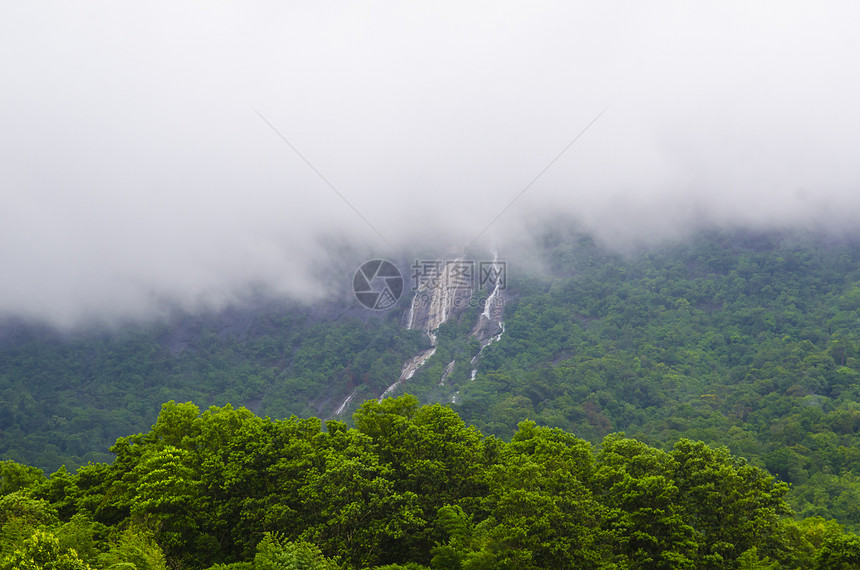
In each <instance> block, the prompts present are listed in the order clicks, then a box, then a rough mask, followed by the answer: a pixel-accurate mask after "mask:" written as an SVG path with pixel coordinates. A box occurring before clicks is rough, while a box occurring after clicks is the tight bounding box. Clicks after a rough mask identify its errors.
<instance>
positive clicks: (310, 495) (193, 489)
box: [0, 395, 860, 570]
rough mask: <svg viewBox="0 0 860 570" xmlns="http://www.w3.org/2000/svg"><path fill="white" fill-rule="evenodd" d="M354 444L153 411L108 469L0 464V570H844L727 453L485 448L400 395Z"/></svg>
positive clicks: (755, 475) (615, 439)
mask: <svg viewBox="0 0 860 570" xmlns="http://www.w3.org/2000/svg"><path fill="white" fill-rule="evenodd" d="M354 420H355V426H356V427H355V428H349V427H348V426H347V425H346V424H345V423H343V422H337V421H329V422H326V423H325V426H323V423H322V422H321V421H320V420H319V419H316V418H309V419H299V418H297V417H295V416H293V417H291V418H290V419H286V420H271V419H268V418H266V419H262V418H260V417H259V416H256V415H254V414H252V413H251V412H249V411H248V410H246V409H244V408H240V409H234V408H232V407H231V406H225V407H223V408H215V407H213V408H211V409H209V410H207V411H205V412H204V413H202V414H200V411H199V409H198V408H197V407H196V406H194V405H192V404H190V403H187V404H176V403H174V402H169V403H167V404H165V405H164V406H163V409H162V411H161V414H160V415H159V416H158V420H157V422H156V423H155V425H154V426H153V427H152V430H151V431H149V432H147V433H142V434H138V435H135V436H131V437H123V438H120V439H119V440H118V441H117V442H116V444H115V445H114V446H113V447H112V448H111V451H112V452H113V453H114V454H115V455H116V459H115V460H114V461H113V463H111V464H108V463H93V464H89V465H86V466H83V467H81V468H80V469H78V471H77V473H76V474H70V473H68V472H67V471H65V470H64V469H61V470H60V471H58V472H56V473H54V474H53V475H52V476H51V477H50V478H45V477H44V476H43V475H42V474H41V472H40V471H39V470H37V469H35V468H32V467H25V466H23V465H20V464H17V463H14V462H11V461H7V462H4V463H2V464H0V552H2V553H3V554H2V555H0V569H3V570H6V569H28V570H29V569H63V570H80V569H86V568H106V569H107V568H111V569H120V568H123V569H137V570H150V569H166V568H168V567H170V568H194V569H197V568H200V569H202V568H212V569H213V570H214V569H216V568H217V569H222V570H227V569H234V570H240V569H255V568H260V569H264V568H265V569H287V568H307V569H314V568H320V569H336V568H387V569H389V570H395V569H410V570H420V569H422V568H446V569H453V568H467V569H505V568H511V569H513V568H518V569H526V568H616V569H619V568H667V569H668V568H690V569H693V568H738V569H753V568H756V569H765V568H822V569H823V568H827V569H833V568H856V567H857V565H858V564H860V538H858V537H857V536H856V535H853V534H849V533H846V532H845V531H844V530H843V529H842V528H841V527H840V525H838V524H837V523H835V522H832V521H826V520H825V519H823V518H820V517H815V518H807V519H802V520H798V519H795V518H794V517H792V515H791V510H790V508H789V506H788V505H787V504H786V502H785V500H784V497H785V495H786V493H787V491H788V486H787V484H785V483H781V482H778V481H777V480H775V479H774V478H773V477H772V476H770V475H768V474H767V473H766V472H764V471H763V470H762V469H759V468H757V467H754V466H751V465H750V464H749V463H748V462H747V461H745V460H744V459H742V458H738V457H734V456H732V455H731V454H730V453H729V452H728V450H726V449H725V448H712V447H708V446H707V445H705V444H703V443H701V442H695V441H692V440H689V439H679V440H678V441H676V442H675V444H674V445H673V446H672V448H671V449H669V450H666V451H664V450H660V449H657V448H654V447H651V446H648V445H646V444H644V443H642V442H640V441H637V440H635V439H630V438H627V437H625V436H624V435H622V434H613V435H610V436H608V437H606V438H605V439H604V440H603V442H602V443H601V444H600V445H599V446H598V447H597V448H594V447H593V446H592V445H591V444H590V443H588V442H587V441H585V440H583V439H580V438H577V437H575V436H573V435H572V434H570V433H567V432H565V431H562V430H560V429H557V428H548V427H540V426H537V425H536V424H535V423H534V422H531V421H524V422H522V423H520V425H519V427H518V429H517V431H516V432H515V433H514V435H513V437H512V438H511V440H510V441H509V442H504V441H502V440H500V439H497V438H495V437H493V436H488V437H484V436H483V435H482V434H481V433H480V432H479V431H478V430H477V429H475V428H474V427H469V426H467V425H466V424H465V423H464V422H463V421H462V419H461V418H460V417H459V416H458V415H457V414H456V413H455V412H454V411H453V410H451V409H450V408H448V407H444V406H441V405H438V404H435V405H432V406H423V407H422V406H420V405H419V404H418V400H417V399H416V398H415V397H413V396H408V395H407V396H402V397H399V398H394V399H386V400H383V401H382V402H376V401H373V400H371V401H368V402H366V403H364V404H363V406H361V407H360V408H359V409H358V411H357V412H356V413H355V416H354Z"/></svg>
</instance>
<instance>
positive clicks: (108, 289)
mask: <svg viewBox="0 0 860 570" xmlns="http://www.w3.org/2000/svg"><path fill="white" fill-rule="evenodd" d="M604 4H605V5H600V6H595V5H594V3H585V2H582V3H579V2H577V3H552V2H536V3H529V4H528V5H524V4H522V3H499V2H485V3H480V2H479V3H469V4H467V5H463V4H462V3H453V2H441V3H432V4H426V5H423V4H422V5H415V4H404V3H397V2H378V3H371V4H367V3H365V4H353V3H336V4H328V5H324V6H322V5H318V3H312V2H307V3H289V4H288V5H283V4H282V3H274V2H272V3H267V2H257V3H246V4H241V5H239V4H235V5H234V4H229V3H211V4H207V5H206V6H205V7H203V6H201V5H199V4H192V3H187V4H186V3H175V2H152V3H147V4H146V6H137V7H135V9H134V10H132V9H131V8H128V7H124V6H121V5H118V4H116V3H108V2H90V3H87V2H85V3H83V4H81V3H78V4H75V5H74V6H71V5H68V4H65V3H55V4H45V3H39V4H33V3H21V4H18V5H13V6H9V7H6V9H5V10H4V17H3V19H2V21H0V54H2V55H0V70H2V73H3V83H4V88H3V89H2V90H0V124H2V125H3V129H2V130H0V157H2V158H0V188H2V190H0V192H2V193H0V270H2V273H0V314H13V315H18V316H23V317H35V318H41V319H47V320H49V321H51V322H54V323H56V324H61V325H68V324H71V323H74V322H78V321H79V320H80V319H82V318H86V317H110V318H115V317H125V316H131V317H134V316H144V315H147V314H151V313H152V311H154V310H156V309H157V308H159V307H164V306H168V305H171V304H173V305H175V304H178V305H180V306H183V307H187V308H192V307H195V306H199V305H200V304H201V303H203V304H212V305H217V304H219V303H223V302H225V301H229V300H230V299H232V298H235V296H236V295H241V294H242V292H243V291H245V290H247V288H249V287H257V288H262V289H263V290H266V291H269V292H272V293H277V294H285V295H290V296H293V297H298V298H306V299H311V298H314V297H315V296H318V295H320V294H322V293H323V292H324V291H325V287H324V286H322V285H321V284H320V283H319V280H318V279H315V278H314V276H315V275H316V274H317V273H315V272H316V271H317V269H315V268H318V266H319V264H320V260H321V259H325V258H326V256H328V255H329V254H330V253H331V248H332V244H340V246H339V247H341V248H354V249H355V250H358V251H362V252H367V253H368V254H372V255H394V254H396V253H402V252H403V251H407V250H409V249H410V248H423V249H425V250H426V249H427V248H432V247H438V248H440V249H445V248H448V247H449V246H450V245H451V244H466V243H470V242H471V241H472V240H473V239H475V237H476V236H478V234H479V233H481V232H482V231H483V230H484V229H485V228H487V226H488V225H490V223H491V222H492V221H493V220H494V219H495V218H496V216H498V215H499V213H500V212H502V211H503V210H504V209H505V208H506V207H508V206H509V205H510V204H511V201H512V200H514V199H515V197H516V196H518V195H519V194H520V192H522V191H523V189H524V188H526V186H527V185H528V184H529V183H530V182H531V181H532V180H533V179H534V178H535V176H536V175H537V174H538V173H540V172H541V171H542V170H543V169H544V168H545V167H546V166H547V165H548V164H549V163H550V161H551V160H552V159H553V158H554V157H555V156H556V155H557V154H558V153H559V152H560V151H561V150H562V149H563V148H564V147H565V146H566V145H567V144H568V143H569V142H570V141H571V140H572V139H573V138H574V137H575V136H576V135H577V133H579V132H580V131H581V130H582V129H583V128H584V127H585V126H586V125H587V124H588V123H589V122H590V121H592V120H593V119H594V118H595V117H596V116H597V115H598V113H600V112H601V111H602V110H603V109H606V112H605V113H604V115H602V116H601V118H600V119H599V120H598V121H597V122H596V123H595V124H594V125H593V126H592V127H591V128H590V129H589V130H588V131H587V132H586V133H584V134H583V136H582V137H581V138H580V139H579V140H578V141H577V142H576V143H575V144H574V145H573V146H572V147H571V148H570V149H569V150H568V151H567V152H566V153H565V154H564V155H563V156H561V157H560V158H559V159H558V160H557V161H556V162H555V163H554V164H553V165H552V167H551V168H549V169H548V170H547V171H546V172H545V173H544V174H543V175H542V176H541V177H540V178H539V179H538V180H537V181H536V182H535V183H534V184H533V185H532V186H531V187H530V188H529V189H528V190H527V191H526V192H525V193H523V194H522V195H521V197H520V198H519V199H517V200H516V201H515V202H514V203H513V205H511V206H510V208H509V209H508V210H507V211H505V213H504V214H503V215H502V216H501V217H499V218H498V219H497V220H496V221H495V222H494V223H493V224H492V225H490V227H489V228H488V229H487V231H486V232H485V233H484V234H483V235H482V236H481V243H483V244H490V243H492V242H493V241H496V242H499V243H505V242H515V241H517V240H518V239H519V237H518V232H520V231H521V227H522V226H521V223H523V221H524V220H529V221H530V223H534V220H535V219H540V217H541V216H542V215H553V216H555V215H558V214H560V213H564V214H567V215H570V216H572V217H573V218H574V219H576V220H577V221H578V222H579V223H580V224H582V225H583V227H585V228H587V229H588V230H590V231H593V232H595V233H596V234H597V235H599V236H601V237H602V238H604V239H606V240H607V241H609V242H615V243H629V242H635V241H638V240H652V239H657V238H660V237H662V236H671V235H679V234H681V233H683V232H685V231H688V230H689V229H691V228H692V227H695V226H696V225H698V224H717V225H740V226H750V227H796V226H800V227H812V228H829V229H839V230H846V231H847V230H851V229H852V228H853V227H854V224H855V220H856V219H858V215H860V192H858V191H857V190H858V182H860V161H858V160H856V157H855V155H856V149H857V148H860V111H858V109H857V105H856V101H857V100H860V81H858V80H857V78H856V74H855V73H853V71H852V70H853V69H854V67H856V55H857V54H858V53H860V39H858V37H857V34H856V32H855V31H854V30H853V29H852V24H853V22H856V21H857V19H858V16H860V14H858V13H857V12H858V8H857V7H855V5H853V4H851V3H847V2H845V3H841V2H833V3H826V4H822V5H813V4H801V3H789V4H786V3H784V2H779V3H777V2H763V3H755V4H753V5H750V4H749V3H745V2H726V3H720V4H719V5H716V6H711V7H705V6H700V5H696V6H693V5H687V4H681V5H678V4H677V3H668V2H667V3H662V4H661V3H658V4H649V5H647V6H645V5H640V4H636V3H604ZM255 109H256V110H259V112H260V113H261V114H262V115H263V116H264V117H265V118H266V119H267V120H268V121H269V122H271V124H272V125H273V126H274V127H275V128H277V130H278V131H279V132H280V133H282V134H283V136H284V137H285V138H286V139H287V140H288V141H289V142H290V143H291V144H292V145H294V146H295V147H296V149H298V151H299V152H300V153H301V156H302V157H304V158H305V159H306V160H307V161H308V162H310V164H312V165H313V167H314V168H316V169H317V170H318V171H319V173H321V174H322V175H323V176H324V177H325V179H326V180H328V181H329V182H330V183H331V185H333V186H334V187H335V188H336V189H337V191H338V192H340V194H341V195H342V196H338V194H337V193H336V192H335V191H333V190H332V189H331V188H330V187H329V186H328V185H327V183H326V182H325V181H323V180H322V179H321V178H320V176H318V174H317V173H315V172H314V171H313V170H312V168H311V167H309V166H308V164H306V162H305V161H304V160H303V159H302V158H301V157H300V156H298V155H297V154H296V153H295V152H294V151H293V150H292V149H291V148H290V147H289V146H288V145H287V144H285V142H284V141H282V140H281V139H280V138H279V136H278V135H277V134H276V133H275V132H274V131H273V130H272V128H270V126H269V125H267V124H266V123H265V122H264V121H263V120H261V119H260V117H258V115H257V113H256V112H255ZM347 202H348V204H347ZM353 208H354V209H355V210H358V211H359V212H360V213H361V215H362V216H363V217H364V218H365V220H366V221H365V220H362V218H361V217H359V216H358V215H357V214H356V213H355V211H354V209H353ZM370 226H372V227H370ZM379 234H381V235H382V237H380V235H379Z"/></svg>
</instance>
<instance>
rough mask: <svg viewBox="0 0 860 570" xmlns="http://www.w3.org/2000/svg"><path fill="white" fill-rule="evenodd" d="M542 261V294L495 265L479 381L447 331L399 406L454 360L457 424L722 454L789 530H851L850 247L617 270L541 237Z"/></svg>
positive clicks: (811, 241)
mask: <svg viewBox="0 0 860 570" xmlns="http://www.w3.org/2000/svg"><path fill="white" fill-rule="evenodd" d="M544 251H545V252H546V255H547V257H546V263H547V265H548V267H549V271H548V272H547V273H546V274H545V275H544V277H543V278H537V277H534V276H533V275H522V274H518V273H517V271H516V265H515V264H514V263H513V262H511V263H510V264H509V275H510V286H509V289H508V294H509V298H508V303H507V306H506V307H505V317H504V318H505V333H504V335H503V336H502V338H501V340H500V341H498V342H496V343H494V344H492V345H491V346H490V347H488V348H487V349H486V350H485V351H484V352H483V353H482V358H481V360H480V362H479V363H478V375H477V378H476V380H475V381H474V382H470V381H469V380H468V377H467V375H468V368H469V367H468V362H469V357H470V355H471V354H474V346H472V345H470V340H469V338H468V336H467V334H468V332H466V333H465V334H464V333H463V331H462V330H461V329H462V326H463V325H462V324H458V323H452V324H451V325H450V326H448V325H446V327H447V329H448V330H447V334H440V338H442V339H443V342H441V343H440V349H439V351H438V353H439V357H438V358H436V357H434V361H431V362H430V363H428V370H427V371H425V372H424V373H419V374H418V375H416V378H415V382H414V384H413V385H411V386H409V387H408V389H409V390H414V391H415V393H416V394H417V395H419V397H421V398H422V399H427V398H431V397H432V396H433V394H434V393H435V392H437V391H438V390H439V388H438V384H439V375H438V368H439V367H440V366H443V365H444V364H447V363H448V362H450V361H451V360H452V359H453V358H457V362H458V363H460V362H461V363H463V366H462V367H461V370H460V371H459V373H455V374H451V376H450V377H449V379H448V383H449V384H451V388H450V389H452V390H454V389H457V390H460V393H459V394H458V396H457V405H456V406H455V409H457V410H458V411H459V413H460V414H461V415H462V416H463V417H464V419H465V420H466V421H467V422H468V423H472V424H474V425H476V426H478V427H479V428H480V429H481V430H482V431H484V432H485V433H493V434H497V435H500V436H503V437H506V436H507V434H510V433H512V432H513V430H514V429H516V425H517V423H518V422H520V421H521V420H522V418H531V419H534V420H535V421H537V422H538V423H541V424H545V425H549V426H555V427H560V428H562V429H565V430H567V431H570V432H572V433H575V434H577V435H578V436H580V437H583V438H585V439H586V440H589V441H591V442H598V441H600V440H601V438H602V437H604V436H605V435H606V434H608V433H611V432H613V431H624V432H626V433H628V434H629V435H631V436H633V437H636V438H637V439H639V440H641V441H645V442H647V443H650V444H652V445H657V446H669V445H671V444H672V442H674V441H677V440H678V438H681V437H689V438H693V439H698V440H703V441H706V442H708V443H710V444H715V445H724V446H727V447H728V448H729V449H730V450H731V451H732V452H733V453H735V454H737V455H741V456H744V457H746V458H748V459H749V460H750V461H751V462H752V464H754V465H756V466H759V467H765V468H767V469H768V470H769V471H770V472H771V473H774V474H777V475H778V476H779V477H780V478H781V479H782V480H784V481H787V482H789V483H791V484H792V491H791V493H790V494H789V497H788V500H789V503H790V504H791V505H792V507H793V508H794V509H795V510H797V511H798V512H799V513H801V514H803V515H804V516H813V515H820V516H825V517H834V518H836V519H837V520H839V521H840V522H842V523H844V524H847V525H849V526H851V527H852V528H853V529H855V530H858V529H860V510H858V509H857V505H858V504H860V479H858V477H857V475H858V474H860V406H858V403H857V402H858V401H860V350H858V348H860V345H858V343H860V247H858V245H857V243H856V242H845V243H839V242H834V241H827V240H824V239H821V238H818V237H814V236H805V237H804V236H800V235H798V234H796V233H795V234H786V235H783V234H767V235H762V234H744V233H740V232H735V233H731V234H708V235H702V236H699V237H698V238H697V239H696V240H693V241H691V242H689V243H686V244H683V245H677V244H676V245H673V246H671V247H669V246H667V247H664V248H649V249H644V250H642V251H638V252H630V253H628V254H626V255H621V254H617V253H612V252H610V251H607V250H606V249H604V248H602V247H600V246H599V245H598V244H595V243H594V242H592V241H591V240H589V239H588V238H585V237H582V236H576V235H571V234H563V233H555V234H551V235H548V236H547V237H546V242H545V248H544ZM458 327H459V328H458ZM434 366H435V367H436V368H437V370H434V371H432V372H431V370H430V369H431V368H432V367H434Z"/></svg>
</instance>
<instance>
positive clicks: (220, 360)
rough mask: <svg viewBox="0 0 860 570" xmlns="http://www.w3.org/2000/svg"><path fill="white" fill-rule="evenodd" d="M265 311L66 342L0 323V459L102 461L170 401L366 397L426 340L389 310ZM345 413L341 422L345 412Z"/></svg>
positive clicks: (309, 407) (316, 402)
mask: <svg viewBox="0 0 860 570" xmlns="http://www.w3.org/2000/svg"><path fill="white" fill-rule="evenodd" d="M336 317H337V315H334V316H331V315H327V314H324V315H319V314H314V313H313V312H312V310H311V309H308V308H305V307H298V306H283V305H279V304H268V305H264V306H261V307H257V308H256V309H253V310H252V309H247V310H244V311H239V310H228V311H225V312H224V313H221V314H219V315H218V316H217V317H191V316H184V317H181V318H175V319H173V320H171V321H170V322H169V323H160V324H153V325H147V326H140V327H128V328H122V329H119V330H115V331H105V330H101V329H98V330H95V331H78V332H77V333H75V334H69V335H63V334H60V333H57V332H54V331H51V330H48V329H39V328H37V327H35V326H34V325H27V324H22V323H6V325H5V326H2V327H0V457H3V458H7V459H14V460H15V461H18V462H19V463H24V464H28V465H38V466H39V467H41V468H43V469H47V470H55V469H57V468H58V467H59V466H60V465H63V464H65V465H69V466H73V467H77V466H78V465H81V464H83V463H86V462H88V461H106V460H109V459H110V456H109V455H108V454H106V453H105V452H103V451H101V450H103V449H105V448H107V447H108V446H109V445H110V444H111V443H113V441H115V440H116V438H117V437H119V436H121V435H123V434H128V433H135V432H138V431H141V430H143V429H146V427H147V426H149V425H151V424H152V420H153V418H155V416H156V415H157V414H158V410H159V407H160V406H161V404H162V403H163V402H166V401H168V400H179V401H186V400H193V401H195V402H200V403H202V404H204V405H207V406H208V405H211V404H219V405H223V404H224V403H226V402H236V403H239V404H243V405H246V406H247V407H249V408H250V409H253V410H254V411H255V412H258V413H262V414H269V415H271V416H273V417H286V416H289V415H291V414H299V415H303V416H310V415H317V414H318V413H319V411H320V410H321V409H325V410H326V411H327V412H329V411H330V410H332V409H333V406H336V405H337V404H336V403H335V402H339V401H341V400H342V399H343V398H344V397H345V394H349V393H350V392H351V391H352V390H353V389H354V388H355V387H358V388H360V389H359V394H358V396H357V397H358V402H360V401H361V396H362V394H363V395H365V396H366V397H372V396H373V395H378V394H379V393H381V392H382V391H383V390H384V389H385V387H386V386H387V385H388V384H390V382H391V381H390V380H389V379H390V378H392V377H394V378H396V377H397V375H398V374H399V373H400V367H401V364H402V362H403V361H404V360H405V359H406V358H408V357H410V356H412V355H413V354H414V353H415V352H417V351H418V350H419V349H420V347H421V346H423V343H425V342H426V341H425V340H424V339H422V338H421V335H420V334H419V333H417V332H416V331H403V330H401V327H400V325H399V323H398V321H397V318H396V315H395V314H394V313H385V314H376V315H370V317H373V318H368V319H365V320H360V319H358V318H356V317H347V316H343V317H340V318H336ZM347 417H348V415H347Z"/></svg>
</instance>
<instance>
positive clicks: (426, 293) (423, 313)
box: [379, 253, 505, 400]
mask: <svg viewBox="0 0 860 570" xmlns="http://www.w3.org/2000/svg"><path fill="white" fill-rule="evenodd" d="M462 262H463V259H462V258H458V259H456V260H454V261H452V262H446V263H444V264H439V265H438V266H435V267H433V268H431V271H429V272H427V273H426V274H425V275H423V277H424V279H423V280H422V283H421V285H420V286H419V287H418V290H417V291H416V292H415V297H414V298H413V300H412V303H411V305H410V308H409V312H408V314H407V317H406V323H405V326H406V329H407V330H421V331H424V333H425V334H427V337H428V338H429V339H430V347H431V348H430V349H428V350H426V351H423V352H421V353H420V354H417V355H416V356H414V357H412V358H410V359H409V360H407V361H406V362H405V363H404V365H403V370H402V371H401V373H400V377H399V378H398V379H397V381H396V382H394V383H393V384H391V385H390V386H389V387H388V388H386V390H385V391H384V392H383V393H382V395H381V396H380V398H379V399H380V400H381V399H382V398H385V397H387V396H389V395H391V394H392V393H393V392H394V391H395V390H396V389H397V388H398V387H399V386H400V385H401V384H403V383H404V382H405V381H406V380H408V379H410V378H412V376H413V375H414V374H415V372H417V371H418V369H419V368H421V366H423V365H424V364H425V363H426V362H427V361H428V360H429V359H430V357H432V356H433V355H434V354H435V353H436V332H437V331H438V329H439V327H440V326H441V325H442V324H443V323H445V322H447V321H448V320H449V319H452V318H458V317H459V316H460V315H461V314H462V313H463V311H464V310H465V309H466V307H468V306H469V302H470V301H471V300H472V295H473V293H474V288H473V282H472V281H469V282H468V284H467V285H466V286H464V278H463V272H462V269H463V267H464V265H463V263H462ZM501 268H502V265H501V264H500V263H499V262H498V255H497V254H495V253H494V256H493V263H492V264H491V274H492V275H494V276H496V278H495V279H494V280H492V281H491V282H490V284H491V285H492V291H491V293H490V295H489V296H488V297H487V299H486V302H485V304H484V310H483V311H482V312H481V314H480V315H479V316H478V321H477V322H476V323H475V326H474V328H473V329H472V332H471V333H470V336H473V337H475V338H476V339H478V342H480V345H481V351H483V350H484V348H486V347H487V346H489V345H490V344H492V343H493V342H495V341H497V340H499V338H501V336H502V333H503V332H504V330H505V325H504V322H503V321H502V317H503V314H504V301H505V299H504V288H505V283H504V281H503V279H502V278H500V277H499V276H501V275H502V274H503V273H502V271H501ZM473 269H474V267H473ZM479 357H480V352H478V354H477V355H476V356H475V357H474V358H472V361H471V366H472V367H473V368H474V367H475V365H476V363H477V361H478V358H479ZM454 365H455V361H451V362H450V363H449V364H448V366H447V367H446V369H445V373H444V374H443V376H442V378H441V380H440V382H439V384H440V385H444V384H445V380H446V379H447V377H448V375H450V374H451V372H452V371H453V369H454ZM476 373H477V371H476V370H474V369H473V370H472V379H474V378H475V374H476Z"/></svg>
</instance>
